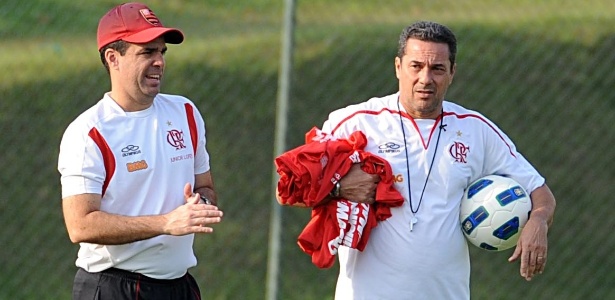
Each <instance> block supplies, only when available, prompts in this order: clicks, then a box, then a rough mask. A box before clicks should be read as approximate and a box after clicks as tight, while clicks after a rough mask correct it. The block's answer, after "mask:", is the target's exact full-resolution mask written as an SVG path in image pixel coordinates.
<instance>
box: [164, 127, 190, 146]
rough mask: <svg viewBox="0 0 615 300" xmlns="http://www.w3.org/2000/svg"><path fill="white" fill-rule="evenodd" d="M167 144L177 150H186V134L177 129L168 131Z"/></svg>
mask: <svg viewBox="0 0 615 300" xmlns="http://www.w3.org/2000/svg"><path fill="white" fill-rule="evenodd" d="M167 142H168V143H169V145H171V146H173V147H175V150H181V149H184V148H186V145H185V144H184V132H183V131H179V130H177V129H172V130H169V131H167Z"/></svg>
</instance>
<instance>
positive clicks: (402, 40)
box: [397, 21, 457, 68]
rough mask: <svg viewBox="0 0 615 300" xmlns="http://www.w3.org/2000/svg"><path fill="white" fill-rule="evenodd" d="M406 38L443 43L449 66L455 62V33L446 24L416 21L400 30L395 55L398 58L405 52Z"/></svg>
mask: <svg viewBox="0 0 615 300" xmlns="http://www.w3.org/2000/svg"><path fill="white" fill-rule="evenodd" d="M408 39H417V40H421V41H426V42H435V43H444V44H447V45H448V50H449V56H448V59H449V60H450V62H451V68H452V67H453V65H454V64H455V56H456V55H457V38H455V34H454V33H453V32H452V31H451V30H450V29H449V28H448V27H446V26H444V25H442V24H438V23H435V22H430V21H418V22H416V23H414V24H412V25H410V26H408V27H406V28H404V30H402V32H401V34H400V35H399V46H398V48H397V57H399V58H400V59H401V58H402V57H403V56H404V54H405V53H406V44H407V43H408Z"/></svg>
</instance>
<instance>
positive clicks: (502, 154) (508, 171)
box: [483, 121, 545, 193]
mask: <svg viewBox="0 0 615 300" xmlns="http://www.w3.org/2000/svg"><path fill="white" fill-rule="evenodd" d="M488 124H489V126H490V127H491V128H490V129H492V130H490V129H487V128H485V129H486V130H485V132H483V134H484V135H485V164H484V168H485V169H484V170H483V174H499V175H504V176H508V177H511V178H513V179H515V180H516V181H517V182H519V183H520V184H521V185H522V186H523V187H524V188H525V190H526V191H527V192H528V193H531V192H532V191H534V190H535V189H536V188H538V187H540V186H542V185H543V184H544V183H545V179H544V177H542V176H541V175H540V174H539V173H538V171H537V170H536V169H535V168H534V166H532V164H531V163H530V162H529V161H528V160H527V159H526V158H525V157H524V156H523V155H522V154H521V153H520V152H518V151H517V148H516V147H515V144H514V143H513V142H512V140H511V139H510V138H509V137H508V136H507V135H506V134H505V133H504V132H503V131H501V130H500V129H499V128H498V127H497V126H496V125H495V124H494V123H493V122H490V121H488Z"/></svg>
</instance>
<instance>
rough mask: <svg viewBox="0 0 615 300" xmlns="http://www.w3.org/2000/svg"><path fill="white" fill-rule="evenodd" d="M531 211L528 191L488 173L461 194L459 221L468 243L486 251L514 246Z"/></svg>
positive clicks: (510, 180)
mask: <svg viewBox="0 0 615 300" xmlns="http://www.w3.org/2000/svg"><path fill="white" fill-rule="evenodd" d="M531 210H532V201H531V200H530V196H529V195H528V193H527V192H526V191H525V189H523V187H521V185H519V183H517V182H516V181H515V180H513V179H512V178H508V177H504V176H499V175H488V176H485V177H483V178H480V179H478V180H476V181H474V182H473V183H472V184H470V186H468V188H467V189H466V190H465V191H464V193H463V198H462V199H461V209H460V215H459V220H460V222H461V229H462V231H463V233H464V235H465V236H466V238H467V239H468V241H470V243H472V244H473V245H475V246H477V247H479V248H482V249H485V250H489V251H502V250H506V249H509V248H512V247H514V246H515V245H516V244H517V241H518V240H519V234H520V232H521V230H522V229H523V226H525V223H526V222H527V220H528V218H529V216H530V212H531Z"/></svg>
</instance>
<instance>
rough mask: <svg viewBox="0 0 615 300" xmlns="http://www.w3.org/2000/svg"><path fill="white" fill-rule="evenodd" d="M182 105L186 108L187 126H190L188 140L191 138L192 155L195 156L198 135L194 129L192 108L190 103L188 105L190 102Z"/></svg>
mask: <svg viewBox="0 0 615 300" xmlns="http://www.w3.org/2000/svg"><path fill="white" fill-rule="evenodd" d="M184 107H185V108H186V117H187V118H188V128H190V140H192V151H193V153H194V155H195V156H196V147H197V140H198V135H197V131H196V121H195V120H194V109H193V108H192V105H190V103H186V104H184Z"/></svg>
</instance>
